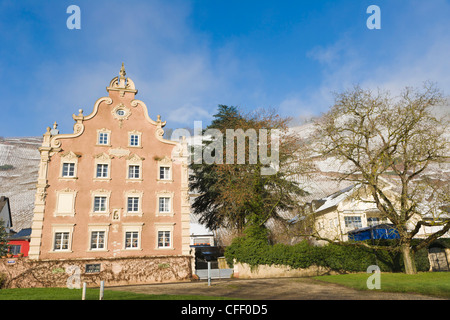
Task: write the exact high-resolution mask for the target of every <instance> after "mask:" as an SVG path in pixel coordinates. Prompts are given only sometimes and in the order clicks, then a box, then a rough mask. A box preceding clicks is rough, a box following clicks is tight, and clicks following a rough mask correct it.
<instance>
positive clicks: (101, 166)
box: [94, 152, 111, 181]
mask: <svg viewBox="0 0 450 320" xmlns="http://www.w3.org/2000/svg"><path fill="white" fill-rule="evenodd" d="M94 159H95V162H94V163H95V167H94V181H106V180H111V156H110V155H109V154H106V153H104V152H103V153H100V154H97V155H95V156H94Z"/></svg>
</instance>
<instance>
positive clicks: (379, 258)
mask: <svg viewBox="0 0 450 320" xmlns="http://www.w3.org/2000/svg"><path fill="white" fill-rule="evenodd" d="M266 239H267V238H265V237H264V236H256V237H252V236H244V237H239V238H236V239H234V240H233V242H232V244H231V245H230V246H229V247H227V248H226V250H225V258H226V260H227V263H228V264H229V265H233V260H236V261H237V262H241V263H247V264H249V265H250V266H252V267H256V266H258V265H285V266H290V267H292V268H307V267H310V266H312V265H316V266H322V267H328V268H330V269H332V270H336V271H340V272H344V271H348V272H365V271H366V270H367V268H368V267H369V266H370V265H375V264H376V265H378V266H379V267H380V269H381V271H384V272H400V271H403V259H402V257H401V254H400V253H392V252H389V251H387V250H377V251H374V250H372V249H368V248H364V247H360V246H340V245H336V244H328V245H325V246H313V245H310V244H308V242H306V241H304V242H301V243H298V244H296V245H284V244H275V245H270V244H268V242H267V240H266ZM392 241H395V240H385V241H384V242H383V244H384V245H386V246H388V245H390V244H392V243H391V242H392ZM415 261H416V267H417V271H428V270H429V268H430V264H429V261H428V252H427V250H426V249H424V250H420V251H419V252H417V253H416V255H415Z"/></svg>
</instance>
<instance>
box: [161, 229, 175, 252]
mask: <svg viewBox="0 0 450 320" xmlns="http://www.w3.org/2000/svg"><path fill="white" fill-rule="evenodd" d="M170 247H172V243H171V232H170V231H158V248H170Z"/></svg>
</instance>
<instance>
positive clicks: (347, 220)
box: [318, 216, 381, 230]
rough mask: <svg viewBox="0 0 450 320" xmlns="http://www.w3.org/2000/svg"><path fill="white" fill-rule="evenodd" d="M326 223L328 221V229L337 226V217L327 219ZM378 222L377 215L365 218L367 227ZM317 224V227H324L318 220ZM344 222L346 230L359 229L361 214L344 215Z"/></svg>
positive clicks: (360, 226)
mask: <svg viewBox="0 0 450 320" xmlns="http://www.w3.org/2000/svg"><path fill="white" fill-rule="evenodd" d="M328 223H329V227H330V229H334V228H337V227H338V226H339V224H338V218H334V219H329V221H328ZM380 223H381V220H380V218H377V217H370V218H367V226H368V227H372V226H376V225H378V224H380ZM318 224H319V225H318V226H319V229H323V228H324V227H325V225H324V223H323V222H322V221H319V223H318ZM344 224H345V228H347V229H348V230H354V229H359V228H362V227H363V225H362V219H361V216H345V217H344Z"/></svg>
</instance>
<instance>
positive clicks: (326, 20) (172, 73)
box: [0, 0, 450, 137]
mask: <svg viewBox="0 0 450 320" xmlns="http://www.w3.org/2000/svg"><path fill="white" fill-rule="evenodd" d="M72 4H75V5H78V6H79V7H80V9H81V29H80V30H69V29H68V28H67V27H66V20H67V18H68V17H69V16H70V15H69V14H67V13H66V10H67V7H68V6H69V5H72ZM372 4H375V5H378V6H379V7H380V9H381V29H380V30H369V29H368V28H367V27H366V20H367V18H369V16H370V14H367V13H366V9H367V7H368V6H369V5H372ZM449 16H450V1H449V0H430V1H412V0H405V1H402V0H396V1H392V0H390V1H384V0H371V1H364V0H361V1H355V0H334V1H325V0H311V1H299V0H296V1H286V0H284V1H274V0H270V1H269V0H259V1H254V0H243V1H242V0H241V1H234V0H227V1H219V0H192V1H189V0H179V1H177V0H161V1H148V0H146V1H137V0H129V1H116V0H95V1H76V0H72V1H64V0H52V1H50V0H42V1H32V0H4V1H0V43H1V46H0V75H1V76H2V77H3V79H2V83H3V84H2V85H1V86H0V96H1V99H0V107H1V110H2V117H1V118H2V121H1V126H0V136H4V137H16V136H37V135H41V134H43V133H44V132H45V128H46V127H47V126H49V125H51V124H52V123H53V122H54V121H57V122H58V124H59V128H60V130H61V132H62V133H68V132H72V125H73V120H72V117H71V116H72V114H73V113H77V111H78V109H79V108H82V109H84V110H85V111H84V113H85V114H89V113H90V112H91V111H92V108H93V105H94V102H95V101H96V100H97V99H98V98H100V97H103V96H105V95H107V92H106V90H105V88H106V86H107V85H108V84H109V81H110V80H111V79H112V78H113V77H115V76H116V75H118V72H119V69H120V66H121V63H122V62H124V63H125V67H126V71H127V76H129V77H130V78H131V79H133V81H134V82H135V84H136V87H137V89H138V90H139V93H138V96H137V98H138V99H140V100H143V101H144V102H145V103H146V104H147V106H148V107H149V113H150V116H151V117H152V118H156V115H157V114H160V115H161V117H162V119H163V120H167V122H168V125H167V126H168V127H171V128H177V127H186V126H187V127H192V126H193V122H194V120H201V121H203V123H204V125H207V124H208V121H210V120H211V116H212V115H213V114H215V112H216V110H217V105H218V104H227V105H235V106H239V107H241V108H242V109H243V110H247V111H250V110H254V109H256V108H274V109H276V110H278V111H279V112H280V113H281V114H282V115H283V116H291V117H293V118H295V119H302V118H305V117H306V118H307V117H311V116H315V115H319V114H320V113H321V112H325V111H326V110H328V108H329V107H330V106H331V104H332V103H333V95H332V93H333V92H339V91H342V90H345V89H348V88H350V87H351V86H353V85H355V84H360V85H361V86H363V87H366V88H376V87H380V88H383V89H387V90H391V91H393V92H397V91H398V90H400V89H401V88H403V87H405V86H420V85H421V84H422V83H423V81H427V80H430V81H435V82H436V83H437V85H438V86H439V87H440V88H441V89H442V90H443V92H444V94H447V95H448V92H449V89H450V55H449V52H450V32H449V30H450V19H449V18H448V17H449Z"/></svg>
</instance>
